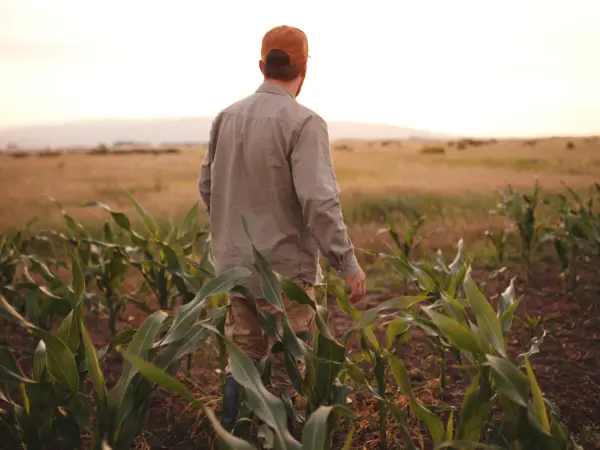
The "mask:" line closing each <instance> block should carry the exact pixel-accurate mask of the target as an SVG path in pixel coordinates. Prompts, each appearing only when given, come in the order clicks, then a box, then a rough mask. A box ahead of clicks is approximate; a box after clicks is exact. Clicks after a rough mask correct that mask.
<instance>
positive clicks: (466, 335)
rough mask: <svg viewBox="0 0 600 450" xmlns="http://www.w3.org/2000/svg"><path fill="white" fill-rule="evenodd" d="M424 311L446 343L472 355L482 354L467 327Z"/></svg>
mask: <svg viewBox="0 0 600 450" xmlns="http://www.w3.org/2000/svg"><path fill="white" fill-rule="evenodd" d="M424 311H425V313H426V314H427V315H428V316H429V317H430V318H431V320H432V322H433V323H434V324H435V325H436V326H437V327H438V328H439V329H440V331H441V332H442V334H443V336H444V337H445V338H446V339H447V340H448V342H450V343H451V344H452V345H454V346H455V347H456V348H458V349H460V350H465V351H468V352H471V353H474V354H479V353H481V352H482V349H481V348H480V347H479V344H478V343H477V340H476V339H475V337H474V336H473V334H472V332H471V331H470V330H469V329H468V328H467V327H465V326H464V325H461V324H460V323H458V322H457V321H456V320H454V319H452V318H451V317H448V316H446V315H444V314H440V313H438V312H435V311H433V310H432V309H429V308H424Z"/></svg>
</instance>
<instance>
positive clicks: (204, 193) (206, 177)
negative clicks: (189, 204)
mask: <svg viewBox="0 0 600 450" xmlns="http://www.w3.org/2000/svg"><path fill="white" fill-rule="evenodd" d="M217 119H218V117H217V118H215V120H214V121H213V123H212V125H211V129H210V137H209V141H208V149H207V150H206V153H205V154H204V159H203V160H202V166H201V167H200V179H199V180H198V190H199V191H200V197H201V198H202V201H203V202H204V209H205V211H206V213H207V214H210V191H211V165H212V162H213V159H214V156H215V148H216V145H217V135H218V132H217V131H218V122H217Z"/></svg>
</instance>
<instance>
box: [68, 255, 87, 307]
mask: <svg viewBox="0 0 600 450" xmlns="http://www.w3.org/2000/svg"><path fill="white" fill-rule="evenodd" d="M69 256H70V257H71V277H72V279H71V285H72V286H73V290H74V291H75V292H74V294H73V301H72V302H71V307H72V308H76V307H77V306H78V305H79V304H80V303H81V301H82V299H83V293H84V292H85V279H84V278H83V271H82V270H81V265H80V264H79V260H78V259H77V257H76V256H75V255H74V254H72V253H71V252H70V251H69Z"/></svg>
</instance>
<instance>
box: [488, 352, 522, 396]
mask: <svg viewBox="0 0 600 450" xmlns="http://www.w3.org/2000/svg"><path fill="white" fill-rule="evenodd" d="M486 359H487V363H486V365H488V366H489V367H491V368H492V373H493V374H494V381H495V382H496V387H497V388H498V390H499V391H500V393H501V394H502V395H504V396H506V397H508V398H509V399H510V400H511V401H513V402H515V403H517V404H518V405H520V406H522V407H524V408H526V407H527V377H526V376H525V375H524V374H523V372H521V371H520V370H519V369H518V368H517V367H516V366H515V365H514V364H513V363H511V362H510V361H508V360H506V359H504V358H498V357H497V356H492V355H486Z"/></svg>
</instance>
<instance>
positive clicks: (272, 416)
mask: <svg viewBox="0 0 600 450" xmlns="http://www.w3.org/2000/svg"><path fill="white" fill-rule="evenodd" d="M227 348H228V350H229V363H230V366H231V373H232V375H233V377H234V379H235V380H236V381H237V382H238V383H239V384H240V385H242V386H243V387H244V391H245V394H246V397H247V400H248V404H249V405H250V407H251V408H252V410H253V411H254V413H255V414H256V416H257V417H258V418H259V419H261V420H262V421H264V422H265V423H266V424H267V425H269V426H270V427H271V428H272V429H273V431H274V433H275V439H276V442H277V445H278V447H279V448H282V449H284V448H285V449H290V450H300V449H301V448H302V447H301V445H300V443H299V442H298V441H296V440H295V439H294V438H293V437H292V435H291V434H290V433H289V431H288V428H287V414H286V411H285V406H284V404H283V402H282V401H281V400H280V399H279V398H277V397H275V396H274V395H273V394H271V393H270V392H269V391H268V390H267V389H266V388H265V386H264V385H263V384H262V381H261V379H260V374H259V373H258V370H257V369H256V366H255V365H254V363H253V362H252V360H251V359H250V358H249V357H248V356H247V355H246V354H244V353H243V352H242V351H241V350H240V348H239V347H238V346H237V345H235V344H234V343H232V342H230V341H227Z"/></svg>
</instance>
